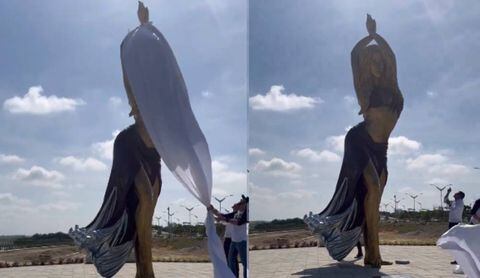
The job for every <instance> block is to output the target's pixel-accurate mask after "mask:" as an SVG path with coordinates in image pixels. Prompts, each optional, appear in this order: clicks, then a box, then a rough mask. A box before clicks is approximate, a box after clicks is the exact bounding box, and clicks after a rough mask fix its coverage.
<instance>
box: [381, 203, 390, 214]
mask: <svg viewBox="0 0 480 278" xmlns="http://www.w3.org/2000/svg"><path fill="white" fill-rule="evenodd" d="M382 205H383V206H384V207H385V208H384V211H385V212H387V207H388V206H389V205H390V203H383V204H382Z"/></svg>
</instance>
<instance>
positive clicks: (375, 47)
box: [304, 15, 403, 268]
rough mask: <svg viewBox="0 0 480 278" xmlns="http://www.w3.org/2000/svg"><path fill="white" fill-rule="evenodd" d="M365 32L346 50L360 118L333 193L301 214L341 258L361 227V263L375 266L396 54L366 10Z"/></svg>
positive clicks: (397, 106) (395, 111)
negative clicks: (325, 201) (323, 204)
mask: <svg viewBox="0 0 480 278" xmlns="http://www.w3.org/2000/svg"><path fill="white" fill-rule="evenodd" d="M366 27H367V31H368V36H366V37H364V38H363V39H361V40H360V41H359V42H358V43H357V44H356V45H355V47H354V48H353V50H352V52H351V63H352V72H353V84H354V87H355V92H356V95H357V99H358V103H359V105H360V112H359V115H362V116H363V119H364V120H363V121H362V122H361V123H359V124H358V125H356V126H354V127H353V128H351V129H350V130H349V131H348V133H347V135H346V136H345V150H344V155H343V162H342V167H341V170H340V175H339V178H338V182H337V185H336V188H335V193H334V195H333V197H332V200H331V201H330V203H329V204H328V205H327V207H326V208H325V209H324V210H323V211H322V212H321V213H319V214H312V213H311V212H310V214H309V216H305V217H304V221H305V222H306V223H307V225H308V226H309V228H310V229H311V230H312V231H313V232H314V233H316V234H318V235H319V236H320V238H321V239H322V240H323V241H324V243H325V246H326V247H327V249H328V252H329V254H330V256H332V258H334V259H336V260H339V261H340V260H342V259H343V258H345V257H346V256H347V255H348V253H350V251H351V250H352V249H353V247H355V245H356V244H357V243H358V241H359V239H360V236H361V234H362V232H363V237H364V242H365V258H364V263H365V265H370V266H372V267H376V268H380V267H381V265H382V264H391V263H390V262H387V261H383V260H382V257H381V255H380V248H379V236H378V233H379V219H380V213H379V206H380V200H381V197H382V194H383V190H384V188H385V185H386V183H387V176H388V171H387V147H388V138H389V137H390V134H391V132H392V130H393V129H394V127H395V125H396V123H397V120H398V118H399V117H400V113H401V112H402V109H403V96H402V93H401V92H400V89H399V87H398V82H397V68H396V61H395V55H394V53H393V51H392V49H391V48H390V46H389V45H388V43H387V42H386V41H385V39H383V38H382V37H381V36H380V35H379V34H377V32H376V22H375V20H374V19H372V17H371V16H370V15H367V22H366Z"/></svg>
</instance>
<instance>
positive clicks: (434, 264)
mask: <svg viewBox="0 0 480 278" xmlns="http://www.w3.org/2000/svg"><path fill="white" fill-rule="evenodd" d="M380 249H381V252H382V258H383V259H384V260H387V261H392V262H393V261H395V260H409V261H410V264H408V265H398V264H393V265H391V266H383V267H382V268H381V269H380V271H378V270H376V269H372V268H368V267H364V266H363V260H359V261H355V259H354V258H353V257H354V256H355V254H356V249H354V251H352V253H350V254H349V255H348V256H347V258H346V259H345V261H344V262H341V263H339V262H337V261H334V260H332V259H331V258H330V256H329V255H328V253H327V250H326V249H325V248H317V247H310V248H293V249H274V250H259V251H250V261H251V268H250V273H251V277H262V278H269V277H302V278H307V277H308V278H310V277H326V278H342V277H345V278H346V277H348V278H353V277H355V278H362V277H369V278H372V277H378V278H380V277H395V278H400V277H403V278H407V277H409V278H443V277H445V278H447V277H448V278H452V277H454V278H464V277H465V276H464V275H458V274H453V273H452V271H453V269H454V266H453V265H451V264H450V261H452V259H453V258H452V257H451V256H450V255H449V254H448V252H446V251H444V250H442V249H440V248H438V247H436V246H381V247H380Z"/></svg>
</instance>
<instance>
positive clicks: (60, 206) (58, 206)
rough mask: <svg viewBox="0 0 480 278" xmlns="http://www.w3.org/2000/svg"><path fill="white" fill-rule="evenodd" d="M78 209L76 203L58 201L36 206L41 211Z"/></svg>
mask: <svg viewBox="0 0 480 278" xmlns="http://www.w3.org/2000/svg"><path fill="white" fill-rule="evenodd" d="M78 207H79V204H78V203H74V202H68V201H58V202H52V203H47V204H42V205H39V206H37V208H38V209H39V210H42V211H54V212H55V211H68V210H76V209H77V208H78Z"/></svg>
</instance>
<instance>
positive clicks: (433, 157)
mask: <svg viewBox="0 0 480 278" xmlns="http://www.w3.org/2000/svg"><path fill="white" fill-rule="evenodd" d="M446 161H447V157H445V156H444V155H441V154H422V155H419V156H417V157H416V158H409V159H407V169H409V170H417V169H424V168H428V167H431V166H432V165H438V164H441V163H444V162H446Z"/></svg>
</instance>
